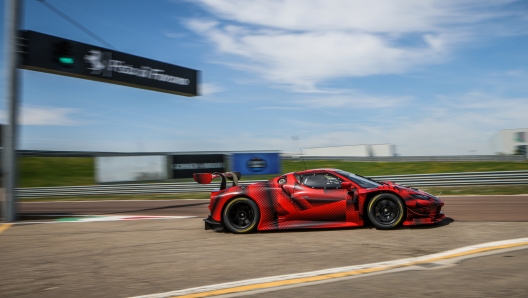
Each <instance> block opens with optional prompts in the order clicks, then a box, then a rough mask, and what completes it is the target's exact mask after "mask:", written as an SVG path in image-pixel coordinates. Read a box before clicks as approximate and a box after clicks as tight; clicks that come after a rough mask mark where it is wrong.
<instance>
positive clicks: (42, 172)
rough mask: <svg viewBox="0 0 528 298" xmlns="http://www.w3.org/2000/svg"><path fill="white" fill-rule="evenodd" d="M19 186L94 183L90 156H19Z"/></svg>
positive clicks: (92, 164) (92, 160)
mask: <svg viewBox="0 0 528 298" xmlns="http://www.w3.org/2000/svg"><path fill="white" fill-rule="evenodd" d="M19 171H20V176H19V177H20V179H19V184H18V185H19V187H40V186H74V185H93V184H95V173H94V159H93V158H91V157H21V158H19Z"/></svg>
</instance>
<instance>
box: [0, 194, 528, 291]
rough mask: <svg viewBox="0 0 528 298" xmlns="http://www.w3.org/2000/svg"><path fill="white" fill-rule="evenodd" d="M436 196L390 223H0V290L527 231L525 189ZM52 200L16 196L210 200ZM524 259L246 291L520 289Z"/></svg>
mask: <svg viewBox="0 0 528 298" xmlns="http://www.w3.org/2000/svg"><path fill="white" fill-rule="evenodd" d="M443 200H444V201H445V202H446V206H445V208H444V212H445V213H446V215H447V216H448V218H447V219H446V220H444V221H443V222H441V223H440V224H436V225H432V226H421V227H402V228H399V229H396V230H391V231H380V230H376V229H374V228H372V227H364V228H353V229H331V230H312V231H297V230H294V231H280V232H264V233H255V234H250V235H233V234H230V233H215V232H212V231H204V230H203V221H202V220H201V218H191V219H170V220H141V221H116V222H91V223H57V224H15V225H12V226H6V225H4V226H2V227H3V228H2V230H3V231H2V232H1V234H0V268H1V269H2V270H1V272H2V275H1V278H0V296H2V297H37V296H38V297H71V296H79V297H130V296H137V295H148V294H154V293H163V292H169V291H175V290H180V289H187V288H192V287H201V286H207V285H212V284H219V283H226V282H234V281H240V280H245V279H252V278H261V277H268V276H276V275H283V274H293V273H301V272H308V271H314V270H323V269H328V268H336V267H342V266H354V265H361V264H367V263H376V262H384V261H392V260H397V259H402V258H409V257H419V256H424V255H428V254H433V253H438V252H441V251H446V250H450V249H456V248H459V247H463V246H468V245H475V244H479V243H485V242H490V241H499V240H506V239H515V238H523V237H528V217H527V216H526V214H528V212H527V211H528V196H527V195H525V196H478V197H477V196H474V197H444V198H443ZM55 204H56V203H23V204H20V206H19V207H20V210H21V212H22V214H24V215H25V216H35V215H53V214H55V215H60V214H62V215H66V214H68V215H75V214H108V215H120V214H128V215H171V216H172V215H194V216H199V217H202V216H204V215H207V201H200V200H181V201H113V202H94V203H88V202H84V203H78V202H68V203H60V204H59V205H55ZM37 218H38V216H37ZM34 219H35V218H33V220H34ZM527 264H528V250H519V251H514V252H507V253H500V254H494V255H490V256H481V257H479V258H475V259H469V260H466V261H463V262H462V263H460V264H458V265H455V266H452V267H447V268H430V269H431V270H422V271H406V272H396V273H388V274H383V275H376V276H369V277H363V278H359V279H350V280H341V281H336V282H331V283H324V284H318V285H305V286H301V287H295V288H289V289H281V290H280V291H275V292H264V293H253V294H254V295H252V297H350V296H356V295H357V296H360V295H361V296H370V297H379V296H386V295H390V296H396V297H402V296H404V297H424V296H429V297H446V296H457V297H498V296H505V295H507V296H509V297H527V296H528V284H527V283H526V276H528V266H527ZM241 294H242V295H247V294H248V293H241Z"/></svg>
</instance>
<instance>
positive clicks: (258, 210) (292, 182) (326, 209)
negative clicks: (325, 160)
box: [194, 169, 445, 233]
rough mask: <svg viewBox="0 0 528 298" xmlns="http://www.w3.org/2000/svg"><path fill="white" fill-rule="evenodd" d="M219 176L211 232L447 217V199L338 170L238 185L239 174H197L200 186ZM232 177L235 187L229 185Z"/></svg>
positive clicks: (387, 224)
mask: <svg viewBox="0 0 528 298" xmlns="http://www.w3.org/2000/svg"><path fill="white" fill-rule="evenodd" d="M214 178H221V179H222V181H221V184H220V190H218V191H213V192H212V193H211V203H210V204H209V210H210V211H211V215H210V216H209V217H208V218H207V219H204V221H205V229H206V230H209V229H214V230H216V231H218V230H223V228H224V227H225V228H227V229H229V230H230V231H231V232H233V233H249V232H253V231H255V230H259V231H264V230H282V229H312V228H341V227H359V226H363V225H364V223H365V221H366V220H367V219H368V220H369V221H370V222H371V223H372V224H373V225H374V226H375V227H376V228H378V229H392V228H395V227H398V226H400V225H404V226H411V225H423V224H433V223H437V222H439V221H441V220H442V219H444V218H445V215H444V213H442V212H440V209H441V208H442V206H444V202H442V201H441V200H440V199H439V198H437V197H435V196H433V195H431V194H428V193H426V192H423V191H420V190H418V189H415V188H409V187H406V186H403V185H398V184H395V183H392V182H378V181H374V180H371V179H368V178H366V177H363V176H360V175H357V174H352V173H348V172H345V171H342V170H338V169H315V170H306V171H301V172H294V173H288V174H284V175H281V176H278V177H275V178H273V179H271V180H269V181H265V182H258V183H254V184H250V185H246V186H242V185H238V180H239V179H240V173H237V172H226V173H212V174H211V173H197V174H194V180H195V181H196V182H198V183H200V184H209V183H211V181H212V180H213V179H214ZM227 180H231V181H232V186H230V187H227Z"/></svg>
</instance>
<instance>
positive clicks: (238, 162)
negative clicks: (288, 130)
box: [231, 153, 281, 176]
mask: <svg viewBox="0 0 528 298" xmlns="http://www.w3.org/2000/svg"><path fill="white" fill-rule="evenodd" d="M231 169H232V170H233V171H236V172H240V173H241V174H242V176H244V175H263V174H264V175H265V174H280V173H281V162H280V156H279V153H233V155H232V158H231Z"/></svg>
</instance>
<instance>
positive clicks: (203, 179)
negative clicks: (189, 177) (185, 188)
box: [193, 172, 242, 190]
mask: <svg viewBox="0 0 528 298" xmlns="http://www.w3.org/2000/svg"><path fill="white" fill-rule="evenodd" d="M218 177H222V183H220V190H222V189H226V188H227V179H229V180H230V181H233V186H237V185H238V180H239V179H240V177H242V175H240V172H225V173H195V174H193V178H194V181H196V182H198V183H200V184H209V183H211V181H213V179H215V178H218Z"/></svg>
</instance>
